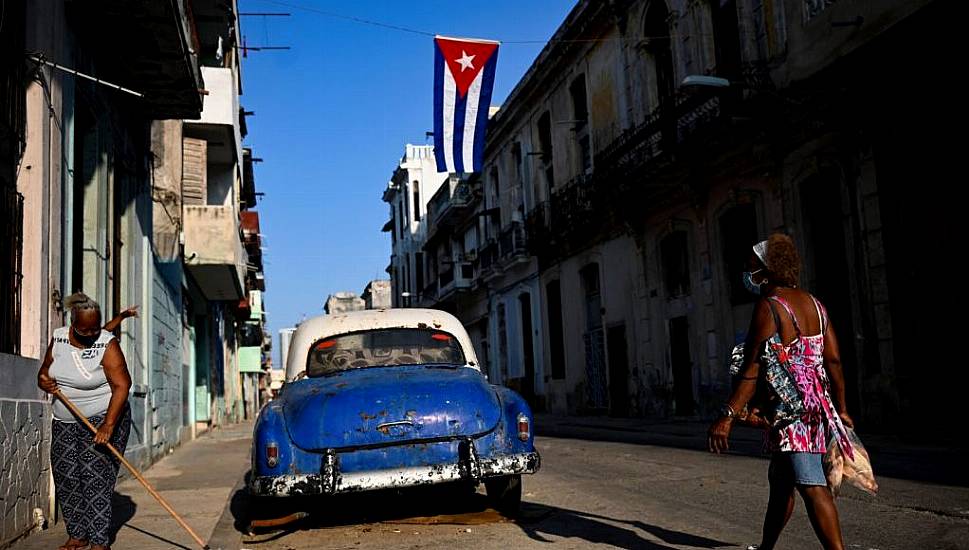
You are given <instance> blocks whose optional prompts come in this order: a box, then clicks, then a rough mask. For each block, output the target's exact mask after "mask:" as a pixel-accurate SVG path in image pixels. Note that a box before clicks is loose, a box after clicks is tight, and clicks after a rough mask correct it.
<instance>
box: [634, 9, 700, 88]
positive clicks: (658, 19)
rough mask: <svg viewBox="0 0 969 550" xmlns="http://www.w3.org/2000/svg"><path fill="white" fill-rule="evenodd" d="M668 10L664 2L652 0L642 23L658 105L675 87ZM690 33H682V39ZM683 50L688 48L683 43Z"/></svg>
mask: <svg viewBox="0 0 969 550" xmlns="http://www.w3.org/2000/svg"><path fill="white" fill-rule="evenodd" d="M669 15H670V13H669V10H667V9H666V2H662V1H658V0H657V1H653V2H650V3H649V7H648V8H646V16H645V23H644V24H643V35H644V36H647V37H648V42H647V46H646V53H647V56H648V59H649V60H650V61H651V62H652V65H653V70H654V78H655V80H654V81H655V83H656V84H655V85H656V98H657V99H658V100H659V104H660V105H664V104H665V103H667V102H668V101H670V100H672V99H673V93H674V91H675V89H676V84H675V80H676V76H675V72H674V71H673V49H672V45H671V41H670V29H669V24H668V23H667V20H668V19H669ZM689 35H690V33H689V32H687V33H685V34H684V40H685V39H686V38H687V37H689ZM684 50H685V51H688V50H689V45H688V44H684Z"/></svg>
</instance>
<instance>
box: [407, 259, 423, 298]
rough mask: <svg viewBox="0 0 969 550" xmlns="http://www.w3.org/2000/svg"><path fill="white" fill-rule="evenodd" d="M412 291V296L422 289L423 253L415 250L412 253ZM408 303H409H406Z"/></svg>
mask: <svg viewBox="0 0 969 550" xmlns="http://www.w3.org/2000/svg"><path fill="white" fill-rule="evenodd" d="M414 281H415V287H414V293H413V294H412V295H413V296H416V295H417V294H420V293H421V292H423V291H424V253H423V252H415V253H414ZM407 305H410V304H407Z"/></svg>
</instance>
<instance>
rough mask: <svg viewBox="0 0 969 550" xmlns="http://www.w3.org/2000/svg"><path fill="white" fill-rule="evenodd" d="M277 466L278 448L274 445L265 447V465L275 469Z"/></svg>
mask: <svg viewBox="0 0 969 550" xmlns="http://www.w3.org/2000/svg"><path fill="white" fill-rule="evenodd" d="M277 464H279V447H277V446H276V444H275V443H270V444H268V445H266V465H267V466H269V467H270V468H275V467H276V465H277Z"/></svg>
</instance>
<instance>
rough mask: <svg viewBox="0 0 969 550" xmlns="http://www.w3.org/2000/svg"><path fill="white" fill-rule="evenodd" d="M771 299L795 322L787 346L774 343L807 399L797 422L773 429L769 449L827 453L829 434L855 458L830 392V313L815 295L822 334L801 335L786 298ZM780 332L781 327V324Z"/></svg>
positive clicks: (845, 451) (847, 454) (815, 304)
mask: <svg viewBox="0 0 969 550" xmlns="http://www.w3.org/2000/svg"><path fill="white" fill-rule="evenodd" d="M770 300H771V301H773V302H774V303H776V304H778V305H780V306H781V307H783V308H784V310H785V311H786V312H787V314H788V315H790V317H791V320H792V321H793V323H794V331H795V333H796V338H795V339H794V341H793V342H791V343H790V344H788V345H786V346H784V345H781V344H776V343H774V344H772V343H771V342H772V341H769V342H768V345H774V346H775V349H774V351H776V352H777V354H778V355H779V356H780V358H781V361H782V362H783V363H786V364H787V366H788V367H789V368H790V370H791V374H792V375H793V377H794V380H795V381H796V383H797V387H798V390H799V392H800V394H801V398H802V399H803V402H804V412H803V414H802V415H801V417H800V418H799V419H797V420H795V421H794V422H791V423H788V424H786V425H784V426H782V427H780V428H774V429H772V430H771V431H770V434H769V447H770V450H772V451H775V452H803V453H824V452H826V451H827V443H828V440H829V438H830V436H832V435H834V436H835V437H836V438H837V441H838V444H839V446H840V447H841V449H842V451H843V452H844V453H845V455H846V456H848V457H849V458H852V457H853V453H852V449H851V443H849V441H848V434H847V432H846V431H845V428H844V425H843V424H842V423H841V418H840V417H839V416H838V413H837V411H836V410H835V408H834V402H833V401H832V400H831V394H830V392H829V387H830V382H829V380H828V374H827V371H826V370H825V368H824V334H825V331H826V330H827V325H828V316H827V311H825V309H824V306H822V305H821V303H820V302H818V300H817V299H816V298H814V297H813V296H812V297H811V300H813V301H814V307H815V309H816V310H817V312H818V317H819V318H820V320H821V333H820V334H817V335H814V336H804V335H803V334H801V327H800V326H798V323H797V317H796V316H795V315H794V311H793V310H792V309H791V306H790V305H789V304H788V303H787V302H786V301H785V300H784V299H783V298H780V297H777V296H772V297H771V298H770ZM778 332H780V327H778Z"/></svg>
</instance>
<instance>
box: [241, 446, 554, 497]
mask: <svg viewBox="0 0 969 550" xmlns="http://www.w3.org/2000/svg"><path fill="white" fill-rule="evenodd" d="M461 455H462V456H461V458H460V459H459V460H458V461H457V462H455V463H451V464H435V465H432V466H416V467H408V468H397V469H388V470H372V471H367V472H340V469H339V462H338V460H337V459H336V453H335V452H334V451H332V450H330V451H328V452H327V453H325V454H324V459H323V465H322V468H321V472H320V473H319V474H287V475H281V476H253V477H252V478H250V479H249V483H248V488H249V493H250V494H253V495H258V496H277V497H285V496H297V495H331V494H338V493H355V492H360V491H373V490H378V489H393V488H403V487H416V486H420V485H433V484H436V483H447V482H451V481H473V482H477V481H480V480H483V479H487V478H492V477H500V476H507V475H516V474H533V473H535V472H537V471H538V469H539V468H540V467H541V457H540V456H539V454H538V452H535V451H533V452H528V453H520V454H511V455H498V456H493V457H488V458H478V457H477V456H476V455H475V453H474V450H473V446H471V448H470V452H468V451H465V452H462V453H461Z"/></svg>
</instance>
